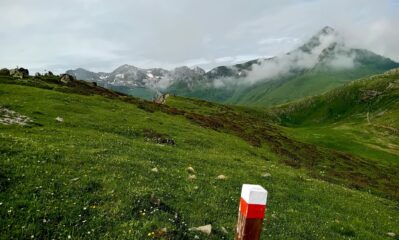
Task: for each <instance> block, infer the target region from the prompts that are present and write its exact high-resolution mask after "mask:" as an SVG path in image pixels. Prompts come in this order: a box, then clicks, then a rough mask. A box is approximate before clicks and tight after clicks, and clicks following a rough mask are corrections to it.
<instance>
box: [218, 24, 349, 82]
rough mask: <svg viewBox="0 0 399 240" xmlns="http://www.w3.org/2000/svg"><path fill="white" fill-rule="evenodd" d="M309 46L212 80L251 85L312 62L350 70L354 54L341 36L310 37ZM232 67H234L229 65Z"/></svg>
mask: <svg viewBox="0 0 399 240" xmlns="http://www.w3.org/2000/svg"><path fill="white" fill-rule="evenodd" d="M311 41H312V42H313V45H312V46H311V48H310V49H303V48H298V49H296V50H294V51H291V52H290V53H289V54H282V55H279V56H277V57H275V58H270V59H266V60H263V61H261V62H260V63H259V64H254V65H253V66H252V69H251V70H248V71H246V72H245V73H242V77H238V78H236V77H222V78H218V79H215V80H213V86H214V87H216V88H220V87H228V86H231V85H252V84H255V83H257V82H259V81H268V80H272V79H275V78H277V77H281V76H288V75H289V74H290V73H292V72H293V71H297V70H303V69H310V68H313V67H314V66H316V64H321V63H323V64H325V66H327V67H330V68H335V69H350V68H353V67H354V66H355V57H356V56H355V55H353V54H349V53H348V51H345V49H347V48H346V47H345V46H344V43H343V39H342V38H341V36H340V35H338V34H336V33H335V32H332V33H329V34H321V35H319V36H318V37H317V38H315V39H312V40H311ZM331 46H335V48H333V50H329V51H332V52H331V53H329V54H328V58H326V59H321V58H320V57H321V56H322V55H323V54H324V51H326V49H328V48H330V47H331ZM232 68H233V69H234V67H232Z"/></svg>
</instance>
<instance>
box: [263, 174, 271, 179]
mask: <svg viewBox="0 0 399 240" xmlns="http://www.w3.org/2000/svg"><path fill="white" fill-rule="evenodd" d="M271 176H272V175H271V174H270V173H264V174H262V177H266V178H267V177H271Z"/></svg>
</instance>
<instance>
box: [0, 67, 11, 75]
mask: <svg viewBox="0 0 399 240" xmlns="http://www.w3.org/2000/svg"><path fill="white" fill-rule="evenodd" d="M0 75H2V76H10V70H8V69H7V68H2V69H0Z"/></svg>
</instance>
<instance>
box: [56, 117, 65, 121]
mask: <svg viewBox="0 0 399 240" xmlns="http://www.w3.org/2000/svg"><path fill="white" fill-rule="evenodd" d="M55 121H57V122H64V119H63V118H62V117H56V118H55Z"/></svg>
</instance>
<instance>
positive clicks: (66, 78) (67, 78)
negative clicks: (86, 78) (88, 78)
mask: <svg viewBox="0 0 399 240" xmlns="http://www.w3.org/2000/svg"><path fill="white" fill-rule="evenodd" d="M75 80H76V79H75V77H74V76H72V75H69V74H61V76H60V81H61V82H63V83H70V82H72V81H75Z"/></svg>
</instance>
